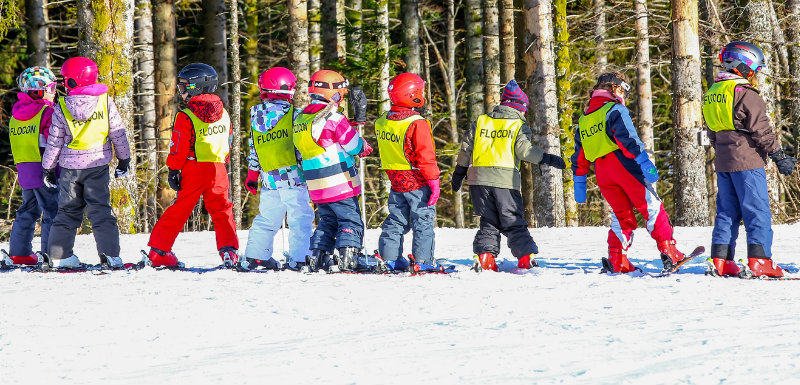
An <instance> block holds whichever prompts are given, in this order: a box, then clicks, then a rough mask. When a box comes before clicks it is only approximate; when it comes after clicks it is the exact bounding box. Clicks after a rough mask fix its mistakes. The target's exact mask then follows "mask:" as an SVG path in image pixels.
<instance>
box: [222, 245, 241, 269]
mask: <svg viewBox="0 0 800 385" xmlns="http://www.w3.org/2000/svg"><path fill="white" fill-rule="evenodd" d="M219 256H220V258H222V264H223V265H225V267H227V268H229V269H231V268H233V267H235V266H236V264H237V263H239V254H237V253H236V249H235V248H234V247H233V246H225V247H223V248H221V249H219Z"/></svg>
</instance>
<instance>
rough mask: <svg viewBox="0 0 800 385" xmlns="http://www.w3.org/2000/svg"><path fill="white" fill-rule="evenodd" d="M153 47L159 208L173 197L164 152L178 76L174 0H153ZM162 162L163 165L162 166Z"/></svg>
mask: <svg viewBox="0 0 800 385" xmlns="http://www.w3.org/2000/svg"><path fill="white" fill-rule="evenodd" d="M153 49H154V53H155V62H156V63H158V66H156V71H155V82H156V84H155V87H156V88H155V92H156V100H155V102H156V137H157V138H158V141H157V143H156V150H157V152H158V163H157V165H158V166H157V167H159V172H158V190H157V191H156V197H157V200H158V206H159V209H160V211H161V212H163V210H166V208H167V207H169V206H170V205H171V204H172V201H173V200H174V199H175V191H174V190H172V189H171V188H170V187H169V183H167V171H168V170H167V167H166V163H167V154H169V142H170V137H171V136H172V121H173V119H174V118H175V114H176V113H177V111H176V109H175V92H176V91H175V88H176V81H177V77H178V63H177V53H176V51H175V3H174V0H154V1H153ZM162 165H164V166H163V167H162Z"/></svg>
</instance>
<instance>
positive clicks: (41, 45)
mask: <svg viewBox="0 0 800 385" xmlns="http://www.w3.org/2000/svg"><path fill="white" fill-rule="evenodd" d="M44 5H45V0H26V1H25V17H26V18H27V19H28V22H27V23H26V25H25V27H26V29H27V32H28V36H27V37H28V50H27V53H28V66H31V67H33V66H40V67H48V68H49V67H50V55H49V51H48V49H47V35H48V34H47V8H45V7H44Z"/></svg>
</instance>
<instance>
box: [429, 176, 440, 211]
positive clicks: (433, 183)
mask: <svg viewBox="0 0 800 385" xmlns="http://www.w3.org/2000/svg"><path fill="white" fill-rule="evenodd" d="M428 187H430V188H431V197H430V198H429V199H428V206H433V205H435V204H436V201H438V200H439V192H440V190H441V189H440V188H439V179H430V180H428Z"/></svg>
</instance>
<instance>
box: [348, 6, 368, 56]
mask: <svg viewBox="0 0 800 385" xmlns="http://www.w3.org/2000/svg"><path fill="white" fill-rule="evenodd" d="M362 14H363V2H362V0H347V9H346V10H345V15H346V16H347V23H348V24H349V25H350V30H348V31H347V34H346V35H347V52H352V53H353V54H355V55H361V53H362V52H364V43H363V42H362V41H361V30H362V24H363V18H362Z"/></svg>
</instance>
